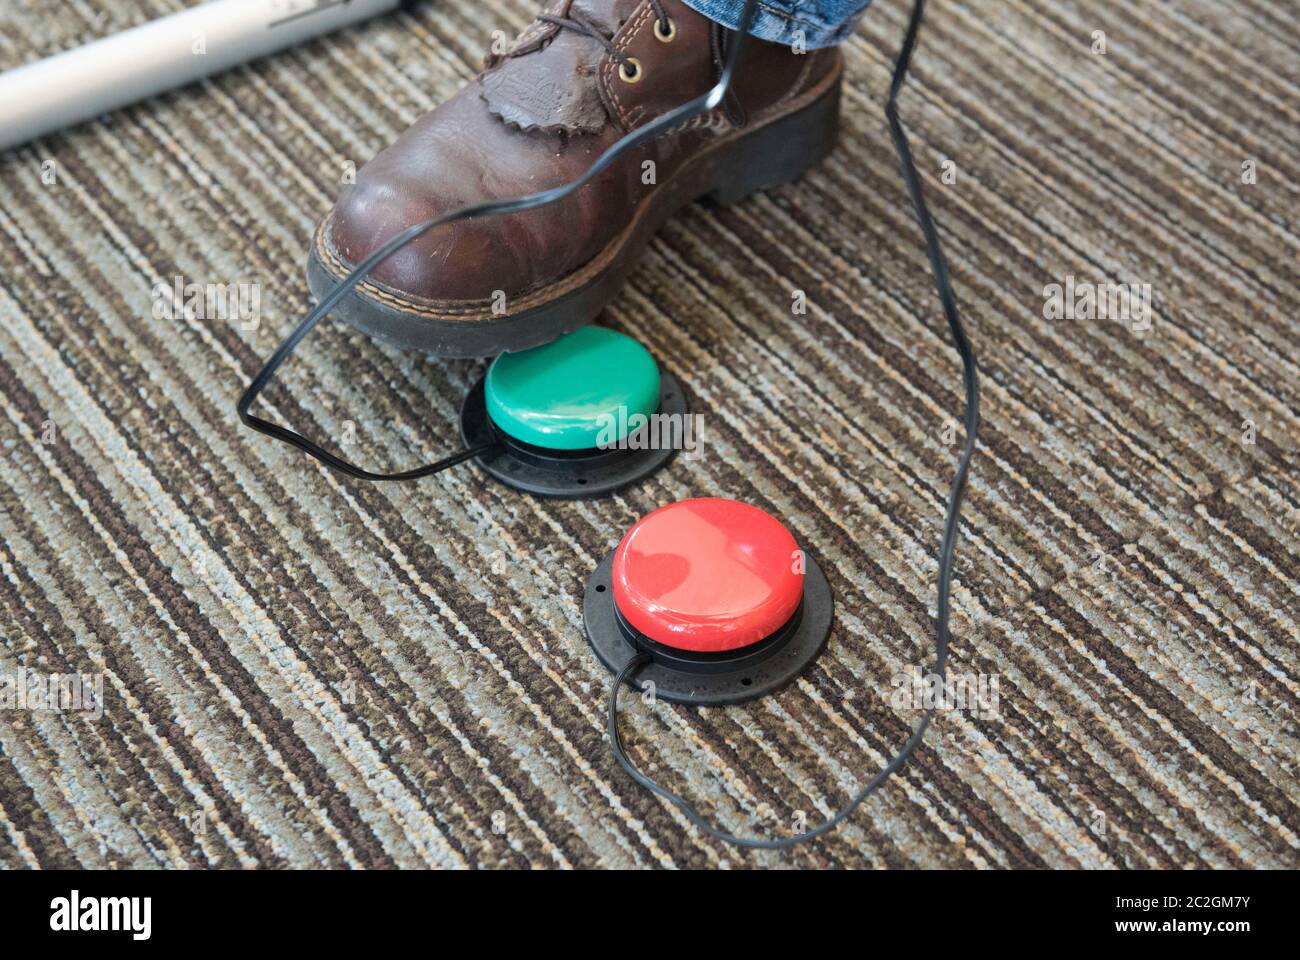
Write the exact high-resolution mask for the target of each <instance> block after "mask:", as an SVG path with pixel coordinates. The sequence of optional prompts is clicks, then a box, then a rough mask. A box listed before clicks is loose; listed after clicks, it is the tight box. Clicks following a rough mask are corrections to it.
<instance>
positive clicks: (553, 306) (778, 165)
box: [307, 59, 843, 358]
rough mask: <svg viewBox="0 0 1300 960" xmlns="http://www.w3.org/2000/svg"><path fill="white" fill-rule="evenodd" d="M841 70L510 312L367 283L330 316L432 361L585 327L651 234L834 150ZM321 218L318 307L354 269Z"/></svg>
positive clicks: (675, 182)
mask: <svg viewBox="0 0 1300 960" xmlns="http://www.w3.org/2000/svg"><path fill="white" fill-rule="evenodd" d="M842 72H843V64H842V61H839V60H838V59H837V61H836V63H835V65H834V66H833V67H832V69H831V70H830V71H828V72H827V75H826V77H824V78H822V80H820V81H819V82H818V83H817V84H816V85H815V86H814V87H812V88H810V89H809V90H808V91H805V92H804V93H803V94H801V95H800V96H799V97H797V98H795V99H794V100H792V101H791V105H790V106H789V107H788V108H787V109H785V110H783V111H781V112H776V113H774V114H773V115H772V116H770V117H767V118H759V119H758V120H756V121H754V125H753V126H751V127H746V128H744V130H743V132H740V133H738V134H736V135H734V136H731V137H724V138H720V139H719V142H718V143H717V144H715V145H711V146H709V147H707V148H706V149H705V150H704V151H703V152H701V153H700V154H699V155H697V156H696V157H694V158H692V160H691V161H690V162H689V163H687V164H686V165H685V166H684V167H683V168H682V169H681V170H680V171H678V172H677V174H676V175H674V177H673V178H672V180H670V181H669V182H667V183H665V184H663V185H662V186H661V187H660V188H659V189H658V190H656V191H655V192H654V193H653V194H652V195H651V196H650V197H649V198H648V199H647V200H646V202H645V203H643V204H642V205H641V207H640V208H639V209H638V211H637V213H636V215H635V216H634V217H633V219H632V222H631V223H629V225H628V227H627V228H626V229H625V230H624V231H623V232H622V233H621V234H619V235H618V236H617V237H615V238H614V239H613V240H612V241H610V243H609V244H607V245H606V247H605V249H604V250H602V251H601V252H600V253H599V254H598V255H597V256H596V257H595V258H593V259H592V260H591V261H590V262H588V263H587V264H585V265H584V266H582V267H580V268H579V269H578V270H575V271H573V272H572V273H570V274H568V275H566V276H564V277H561V278H560V279H558V280H555V281H552V282H551V283H549V284H547V285H546V286H544V287H540V288H538V289H536V290H532V291H529V292H528V293H527V294H522V295H519V296H516V297H515V298H513V301H514V302H513V303H511V313H510V314H509V315H508V316H498V315H495V314H493V313H492V310H491V303H490V301H484V302H481V303H479V302H475V303H469V304H463V303H439V302H434V301H421V300H418V299H413V298H411V297H408V296H405V295H403V294H401V293H399V292H398V291H396V290H393V289H391V288H389V287H385V286H384V285H382V284H379V283H376V282H375V281H373V280H365V281H362V283H360V284H358V285H357V287H356V289H354V290H353V291H352V292H350V293H349V294H348V295H347V296H346V297H344V298H343V300H342V301H341V302H340V303H339V305H338V307H336V308H335V314H336V315H337V316H339V317H341V318H342V319H343V320H346V321H347V322H348V323H350V324H352V325H353V326H355V327H357V328H359V329H361V330H364V331H365V332H366V333H368V334H370V335H372V336H374V337H377V338H379V339H380V340H383V341H385V342H387V343H391V344H393V345H394V346H397V347H400V348H402V349H404V350H413V351H421V352H424V353H429V354H433V355H435V356H439V357H451V358H465V357H489V356H495V355H496V354H499V353H505V352H515V351H519V350H526V349H528V348H530V347H535V346H539V345H540V344H543V343H549V342H550V341H552V340H554V339H555V338H557V337H559V336H561V335H563V334H565V333H568V332H570V331H572V330H576V329H578V328H579V327H582V326H585V325H586V324H588V323H591V322H592V321H593V320H594V319H595V318H596V316H597V315H598V314H599V313H600V311H601V310H603V309H604V308H605V306H606V304H608V303H609V302H610V301H611V300H613V299H614V297H615V296H617V295H618V292H619V290H620V289H622V286H623V283H624V282H625V281H626V279H627V277H628V275H629V274H630V273H631V272H632V270H633V268H634V267H635V266H636V263H637V261H638V260H639V259H640V256H641V254H642V253H643V252H644V251H645V248H646V246H647V245H649V243H650V240H651V239H652V238H653V237H654V235H655V233H656V232H657V231H658V230H659V228H660V227H661V226H662V225H663V224H664V223H665V222H666V221H667V220H668V219H669V218H670V217H671V216H672V215H673V214H675V213H676V212H677V211H678V210H680V209H681V208H682V207H684V206H685V205H686V204H688V203H690V202H692V201H694V200H699V199H707V200H709V201H711V202H713V203H716V204H718V205H720V206H729V205H731V204H734V203H739V202H740V201H741V200H743V199H745V198H746V197H748V196H749V195H750V194H752V193H755V192H757V191H759V190H765V189H768V188H770V187H775V186H779V185H781V184H784V183H790V182H792V181H794V180H798V179H799V178H800V177H801V176H803V174H804V173H806V172H807V171H808V170H809V169H810V168H812V167H813V166H815V165H816V164H818V163H819V162H821V160H823V159H824V158H825V157H826V156H827V154H829V153H830V152H831V150H832V149H833V148H834V146H835V141H836V138H837V135H838V132H839V104H840V86H841V83H840V81H841V76H842ZM329 233H330V231H329V218H328V217H327V218H325V220H323V221H322V222H321V224H320V226H319V227H318V228H317V230H316V237H315V240H314V242H313V243H312V248H311V253H310V254H309V256H308V260H307V282H308V285H309V286H310V287H311V291H312V293H313V294H314V295H315V297H316V299H317V300H318V301H319V300H320V299H321V298H322V297H323V296H324V295H325V294H327V293H328V292H329V291H330V290H332V289H333V288H334V286H335V285H336V284H338V283H339V282H340V281H342V280H343V279H344V277H346V276H347V274H348V272H349V271H350V270H351V269H352V268H351V265H349V264H348V263H347V262H345V261H344V260H343V259H342V257H341V256H339V254H338V253H337V252H336V251H335V250H334V249H333V246H332V244H331V242H330V239H329Z"/></svg>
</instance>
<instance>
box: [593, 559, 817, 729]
mask: <svg viewBox="0 0 1300 960" xmlns="http://www.w3.org/2000/svg"><path fill="white" fill-rule="evenodd" d="M804 562H805V564H806V569H805V571H804V585H803V602H802V604H801V605H800V607H799V609H798V610H797V611H796V612H795V615H794V617H792V618H791V620H790V622H789V623H787V624H786V625H785V626H784V627H782V628H781V629H780V630H778V631H777V632H776V633H775V634H773V635H772V636H771V637H767V638H766V639H763V640H760V641H759V642H758V643H754V644H750V645H749V646H747V647H741V648H740V649H738V650H728V651H725V652H723V653H693V652H691V651H686V650H678V649H676V648H673V647H667V646H664V645H663V644H659V643H656V642H655V641H653V640H650V639H649V638H648V637H645V636H643V635H640V634H638V633H637V631H635V630H634V629H632V628H631V627H630V626H629V625H628V624H627V622H626V621H625V620H624V619H623V618H622V616H621V614H620V613H619V610H618V607H617V606H616V605H615V603H614V587H613V582H612V577H611V569H612V567H613V565H614V554H613V553H610V555H609V556H607V557H606V558H605V559H604V560H602V561H601V562H600V565H599V566H597V567H596V570H595V572H594V573H593V574H592V575H591V577H590V579H588V580H587V589H586V591H585V592H584V594H583V597H582V623H583V628H584V630H585V632H586V634H587V642H588V643H589V644H591V649H592V650H594V651H595V653H596V656H597V657H599V658H600V662H601V663H603V664H604V665H605V666H606V668H608V669H609V670H610V671H611V672H613V673H617V672H618V671H620V670H622V669H623V667H625V666H626V665H627V662H628V661H629V660H631V659H632V657H633V656H635V655H636V654H637V653H638V652H639V653H647V654H649V655H650V656H651V657H652V658H653V662H652V663H650V664H648V665H647V666H645V667H644V668H643V669H642V670H641V671H640V672H639V673H638V674H637V676H636V680H637V683H639V684H645V683H653V684H654V690H655V696H657V697H662V698H663V699H665V700H669V701H671V702H673V703H687V704H693V705H695V706H722V705H724V704H729V703H743V702H744V701H746V700H753V699H755V698H756V697H761V696H765V695H766V694H769V693H774V692H775V691H777V690H779V689H780V688H781V687H783V686H785V685H786V684H787V683H789V682H790V681H791V680H793V679H795V678H796V677H798V676H799V675H800V674H801V673H803V672H804V671H805V670H806V669H808V667H809V665H811V664H812V662H813V661H814V660H816V659H817V656H818V654H820V653H821V652H822V649H823V648H824V647H825V646H826V640H827V638H828V637H830V633H831V621H832V620H833V618H834V600H833V598H832V596H831V587H830V584H829V583H827V582H826V575H825V574H824V573H822V568H821V567H820V566H819V565H818V564H817V561H816V560H814V559H813V558H812V556H810V555H809V554H808V552H807V551H806V550H805V551H804Z"/></svg>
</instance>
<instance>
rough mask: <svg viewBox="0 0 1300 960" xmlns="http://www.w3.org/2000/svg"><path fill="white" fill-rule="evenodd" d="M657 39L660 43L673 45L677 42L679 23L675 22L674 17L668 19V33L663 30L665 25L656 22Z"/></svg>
mask: <svg viewBox="0 0 1300 960" xmlns="http://www.w3.org/2000/svg"><path fill="white" fill-rule="evenodd" d="M655 39H656V40H658V41H659V42H660V43H672V42H673V41H674V40H676V39H677V21H676V20H674V19H673V18H672V17H669V18H668V29H667V31H665V30H663V25H662V24H661V23H660V22H659V21H658V20H656V21H655Z"/></svg>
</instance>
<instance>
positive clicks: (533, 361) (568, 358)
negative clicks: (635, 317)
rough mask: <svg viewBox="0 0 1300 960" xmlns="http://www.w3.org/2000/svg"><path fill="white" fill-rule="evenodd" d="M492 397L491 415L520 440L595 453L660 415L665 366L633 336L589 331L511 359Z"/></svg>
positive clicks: (491, 383)
mask: <svg viewBox="0 0 1300 960" xmlns="http://www.w3.org/2000/svg"><path fill="white" fill-rule="evenodd" d="M485 392H486V395H487V410H488V416H489V417H491V418H492V421H493V422H494V423H495V424H496V425H497V426H498V427H499V428H501V429H502V430H503V431H505V432H506V433H507V434H509V435H510V436H511V437H514V438H515V439H516V440H522V441H523V442H524V443H531V444H532V445H534V446H537V447H546V448H547V449H550V450H589V449H591V448H593V447H596V446H599V445H601V444H608V443H611V442H617V441H618V440H621V439H622V438H623V437H624V436H625V435H626V434H627V433H629V432H631V430H634V429H636V428H637V427H638V426H639V424H640V422H642V417H648V416H649V415H650V414H652V413H654V412H655V411H656V410H657V409H658V408H659V367H658V366H656V364H655V361H654V358H653V357H652V356H650V352H649V351H648V350H646V348H645V347H643V346H641V344H639V343H637V342H636V341H635V340H633V339H632V338H631V337H626V336H624V335H623V334H621V333H616V332H615V331H613V330H607V329H605V328H604V327H583V328H581V329H580V330H575V331H574V332H573V333H570V334H567V335H566V336H563V337H561V338H560V339H559V340H555V341H552V342H551V343H548V344H546V345H544V346H541V347H534V348H533V349H531V350H524V351H522V352H520V353H503V354H502V355H501V356H499V357H497V358H496V359H495V360H494V361H492V366H490V367H489V368H488V374H487V384H486V386H485ZM634 417H635V418H636V419H635V420H633V418H634ZM629 421H630V423H629Z"/></svg>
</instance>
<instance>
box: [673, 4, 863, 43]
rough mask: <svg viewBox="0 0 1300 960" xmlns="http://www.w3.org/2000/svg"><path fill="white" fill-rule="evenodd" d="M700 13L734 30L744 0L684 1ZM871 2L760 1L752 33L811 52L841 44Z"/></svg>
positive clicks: (737, 23) (738, 21) (738, 22)
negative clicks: (800, 42) (800, 43)
mask: <svg viewBox="0 0 1300 960" xmlns="http://www.w3.org/2000/svg"><path fill="white" fill-rule="evenodd" d="M682 2H683V3H685V4H686V5H687V6H688V7H690V8H691V9H692V10H694V11H696V12H697V13H702V14H704V15H705V16H706V17H708V18H709V19H710V20H716V21H718V23H720V24H722V25H723V26H724V27H730V28H731V29H732V30H735V29H736V27H737V26H738V25H739V24H740V12H741V10H743V9H744V6H745V0H682ZM870 5H871V0H759V4H758V12H757V13H756V14H755V15H754V27H753V29H752V30H751V31H750V32H751V33H753V34H754V36H756V37H762V38H763V39H764V40H771V41H773V42H774V43H786V44H794V43H796V42H799V41H802V43H803V46H805V47H806V48H808V49H809V50H812V49H814V48H816V47H829V46H833V45H834V44H837V43H839V42H840V41H841V40H843V39H844V38H845V37H847V36H848V35H849V34H850V33H852V32H853V28H854V26H856V25H857V22H858V16H859V15H860V14H861V13H862V11H863V10H865V9H867V7H869V6H870Z"/></svg>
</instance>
